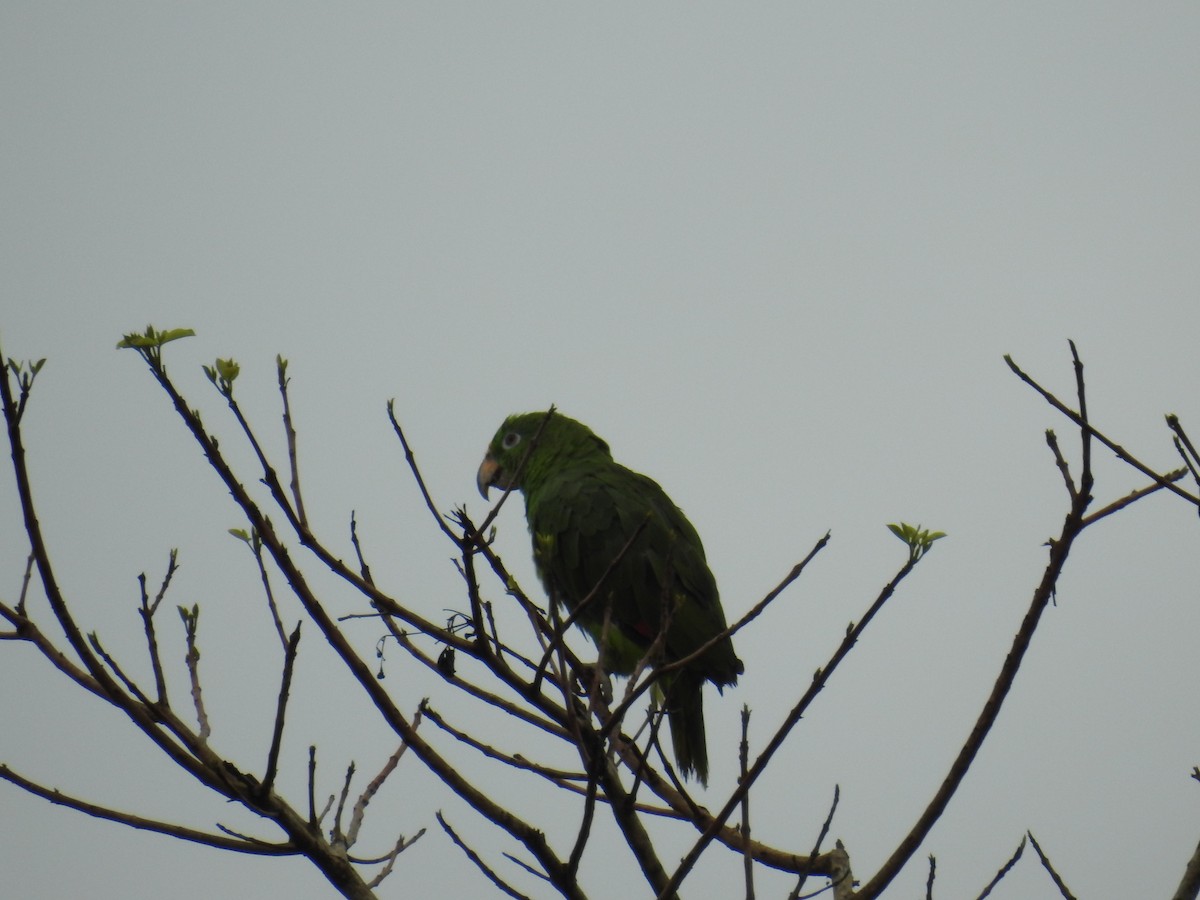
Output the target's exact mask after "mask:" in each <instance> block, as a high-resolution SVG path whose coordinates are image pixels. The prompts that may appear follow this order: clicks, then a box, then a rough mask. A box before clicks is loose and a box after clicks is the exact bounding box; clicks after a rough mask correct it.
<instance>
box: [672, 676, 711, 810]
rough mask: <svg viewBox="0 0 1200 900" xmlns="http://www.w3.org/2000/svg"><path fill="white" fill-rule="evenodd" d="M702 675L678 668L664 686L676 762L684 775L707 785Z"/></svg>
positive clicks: (706, 744)
mask: <svg viewBox="0 0 1200 900" xmlns="http://www.w3.org/2000/svg"><path fill="white" fill-rule="evenodd" d="M703 686H704V679H703V678H698V677H696V676H695V675H692V674H691V673H689V672H680V673H679V675H677V676H676V677H675V678H674V679H673V680H672V681H671V684H670V685H669V686H668V687H667V689H666V698H665V700H666V709H667V719H668V721H669V722H670V725H671V746H672V748H673V749H674V751H675V764H676V765H677V766H679V771H680V773H681V774H682V775H683V776H684V777H685V778H692V777H694V778H695V779H696V780H697V781H699V782H700V783H701V784H702V785H704V786H705V787H707V786H708V743H707V741H706V740H705V737H704V694H703V693H702V688H703Z"/></svg>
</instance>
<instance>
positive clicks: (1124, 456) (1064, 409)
mask: <svg viewBox="0 0 1200 900" xmlns="http://www.w3.org/2000/svg"><path fill="white" fill-rule="evenodd" d="M1004 361H1005V362H1006V363H1008V367H1009V368H1010V369H1012V371H1013V373H1014V374H1015V375H1016V376H1017V377H1018V378H1020V379H1021V380H1022V381H1023V382H1025V383H1026V384H1027V385H1029V386H1030V387H1031V388H1033V389H1034V390H1035V391H1037V393H1038V394H1040V395H1041V397H1042V399H1044V400H1045V401H1046V402H1047V403H1049V404H1050V405H1051V406H1053V407H1054V408H1055V409H1056V410H1058V411H1059V412H1060V413H1062V414H1063V415H1064V416H1066V417H1067V418H1068V419H1070V420H1071V421H1072V422H1074V423H1075V424H1076V425H1077V426H1078V427H1080V428H1083V429H1086V430H1087V432H1088V433H1089V434H1090V435H1092V436H1093V437H1094V438H1095V439H1096V440H1098V441H1099V442H1100V443H1101V444H1103V445H1104V446H1105V447H1107V448H1108V449H1109V450H1111V451H1112V452H1113V453H1114V454H1116V456H1117V459H1120V460H1122V461H1123V462H1126V463H1128V464H1129V465H1131V466H1133V467H1134V468H1135V469H1137V470H1138V471H1139V472H1141V473H1142V474H1143V475H1145V476H1146V477H1148V478H1151V479H1153V480H1154V481H1156V482H1159V483H1162V486H1163V487H1165V488H1166V489H1167V490H1169V491H1170V492H1171V493H1173V494H1176V495H1177V496H1179V497H1182V498H1183V499H1184V500H1187V501H1188V502H1189V503H1192V504H1195V505H1197V506H1200V497H1196V496H1194V495H1192V494H1189V493H1188V492H1187V491H1185V490H1184V489H1183V488H1181V487H1179V486H1178V485H1176V484H1172V483H1168V482H1166V480H1165V479H1164V478H1163V476H1161V475H1159V474H1158V473H1157V472H1155V471H1154V470H1153V469H1151V468H1150V467H1149V466H1147V465H1146V464H1145V463H1143V462H1142V461H1141V460H1139V459H1137V458H1136V457H1135V456H1133V455H1132V454H1131V453H1130V452H1129V451H1128V450H1126V449H1125V448H1124V447H1122V446H1121V445H1120V444H1117V443H1116V442H1114V441H1112V440H1111V439H1109V438H1108V437H1106V436H1105V435H1104V434H1102V433H1101V432H1099V431H1097V430H1096V429H1095V428H1093V427H1092V425H1091V424H1090V423H1089V422H1087V421H1086V420H1085V419H1083V418H1082V417H1081V416H1080V415H1079V413H1077V412H1075V410H1073V409H1071V408H1070V407H1068V406H1067V405H1066V404H1064V403H1063V402H1062V401H1061V400H1059V399H1058V398H1057V397H1055V396H1054V395H1053V394H1052V393H1050V392H1049V391H1048V390H1046V389H1045V388H1044V387H1042V386H1041V385H1040V384H1038V383H1037V382H1036V381H1034V380H1033V379H1032V378H1031V377H1030V376H1029V375H1027V374H1026V373H1025V372H1024V371H1022V370H1021V368H1020V367H1019V366H1018V365H1017V364H1016V363H1015V362H1013V360H1012V357H1011V356H1005V357H1004Z"/></svg>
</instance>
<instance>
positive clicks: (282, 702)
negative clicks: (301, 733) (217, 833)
mask: <svg viewBox="0 0 1200 900" xmlns="http://www.w3.org/2000/svg"><path fill="white" fill-rule="evenodd" d="M299 646H300V623H299V622H297V623H296V630H295V631H293V632H292V636H291V637H290V638H289V639H288V642H287V647H286V648H285V649H284V654H283V677H282V678H281V679H280V684H279V699H278V701H277V702H276V704H275V727H274V728H273V729H272V730H271V749H270V750H268V751H267V769H266V773H265V774H264V775H263V780H262V792H263V795H264V796H265V795H266V794H267V793H268V792H269V791H270V790H271V788H272V787H274V785H275V773H276V772H277V771H278V768H279V750H280V747H281V745H282V744H283V717H284V713H285V712H286V710H287V703H288V695H289V693H290V691H291V688H292V670H293V668H294V667H295V665H296V651H297V649H298V648H299Z"/></svg>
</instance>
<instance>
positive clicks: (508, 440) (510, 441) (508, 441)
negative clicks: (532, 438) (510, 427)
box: [500, 431, 521, 450]
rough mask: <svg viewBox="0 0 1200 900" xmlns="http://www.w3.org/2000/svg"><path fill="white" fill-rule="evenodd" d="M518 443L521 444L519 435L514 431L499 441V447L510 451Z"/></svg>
mask: <svg viewBox="0 0 1200 900" xmlns="http://www.w3.org/2000/svg"><path fill="white" fill-rule="evenodd" d="M519 443H521V435H519V434H517V433H516V432H515V431H510V432H509V433H508V434H506V435H505V436H504V439H503V440H502V441H500V446H502V447H503V448H504V449H505V450H511V449H512V448H513V447H515V446H517V444H519Z"/></svg>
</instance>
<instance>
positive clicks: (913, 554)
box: [888, 522, 946, 562]
mask: <svg viewBox="0 0 1200 900" xmlns="http://www.w3.org/2000/svg"><path fill="white" fill-rule="evenodd" d="M888 529H889V530H890V531H891V532H892V534H894V535H895V536H896V537H898V538H900V540H902V541H904V543H906V544H907V545H908V558H909V559H910V560H911V561H912V562H916V561H917V560H918V559H920V558H921V557H922V556H924V555H925V554H926V553H927V552H928V550H929V548H930V547H932V546H933V542H934V541H937V540H941V539H942V538H944V537H945V536H946V532H944V531H930V530H929V529H927V528H922V527H921V526H920V525H909V524H908V523H907V522H900V523H899V524H895V523H889V524H888Z"/></svg>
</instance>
